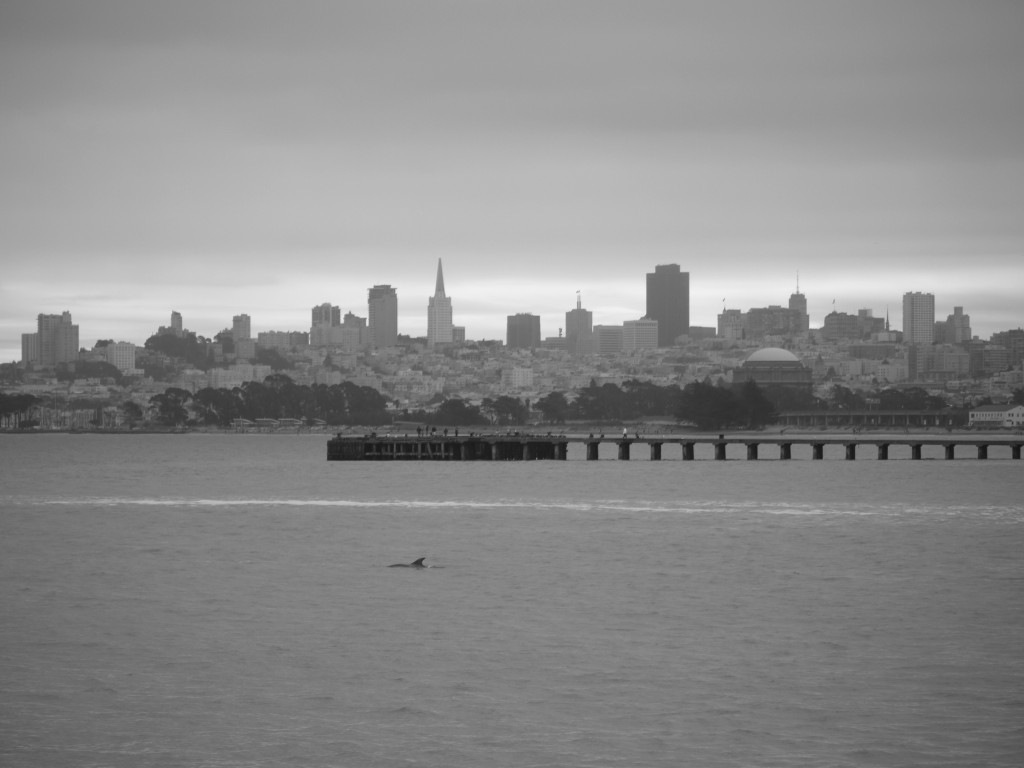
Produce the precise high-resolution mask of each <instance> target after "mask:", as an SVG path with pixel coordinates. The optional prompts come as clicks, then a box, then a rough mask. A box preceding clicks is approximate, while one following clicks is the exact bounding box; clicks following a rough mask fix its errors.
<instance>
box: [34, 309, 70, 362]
mask: <svg viewBox="0 0 1024 768" xmlns="http://www.w3.org/2000/svg"><path fill="white" fill-rule="evenodd" d="M36 328H37V330H36V336H37V346H36V350H37V354H38V359H37V360H32V361H30V362H34V363H39V364H40V365H56V364H57V363H69V362H72V361H73V360H77V359H78V326H77V325H74V324H73V323H72V322H71V313H70V312H64V313H63V314H60V315H39V317H38V318H37V325H36ZM22 346H23V348H24V342H23V344H22Z"/></svg>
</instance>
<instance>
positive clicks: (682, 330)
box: [646, 264, 690, 347]
mask: <svg viewBox="0 0 1024 768" xmlns="http://www.w3.org/2000/svg"><path fill="white" fill-rule="evenodd" d="M646 317H647V318H649V319H651V320H657V321H658V346H659V347H671V346H672V345H673V344H675V341H676V339H677V338H678V337H679V336H683V335H684V334H686V333H687V332H689V330H690V273H689V272H680V271H679V265H678V264H659V265H658V266H656V267H655V268H654V272H648V273H647V314H646Z"/></svg>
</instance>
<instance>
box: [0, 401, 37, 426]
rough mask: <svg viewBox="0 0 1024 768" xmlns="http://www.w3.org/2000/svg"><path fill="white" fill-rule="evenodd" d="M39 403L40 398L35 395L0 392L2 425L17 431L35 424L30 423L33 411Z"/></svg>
mask: <svg viewBox="0 0 1024 768" xmlns="http://www.w3.org/2000/svg"><path fill="white" fill-rule="evenodd" d="M38 402H39V398H38V397H36V396H35V395H29V394H25V393H22V392H15V393H14V394H7V393H5V392H0V424H2V425H3V426H4V427H7V428H11V427H14V428H15V429H17V428H18V427H23V426H29V425H31V424H34V423H35V422H30V419H31V410H32V408H33V406H35V405H36V404H37V403H38Z"/></svg>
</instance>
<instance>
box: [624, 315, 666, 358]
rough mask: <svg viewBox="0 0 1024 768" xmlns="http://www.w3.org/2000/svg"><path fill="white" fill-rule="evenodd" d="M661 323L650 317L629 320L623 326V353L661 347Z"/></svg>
mask: <svg viewBox="0 0 1024 768" xmlns="http://www.w3.org/2000/svg"><path fill="white" fill-rule="evenodd" d="M659 325H660V324H659V323H658V321H657V320H652V319H651V318H649V317H641V318H640V319H639V320H627V321H625V322H624V323H623V324H622V351H623V352H636V351H637V350H640V349H657V348H658V347H660V346H661V342H660V341H659V339H660V337H661V333H660V328H659Z"/></svg>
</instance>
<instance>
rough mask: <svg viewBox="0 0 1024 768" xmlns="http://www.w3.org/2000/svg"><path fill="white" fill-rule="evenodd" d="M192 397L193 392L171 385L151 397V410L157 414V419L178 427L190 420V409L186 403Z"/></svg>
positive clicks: (164, 423) (162, 422) (169, 425)
mask: <svg viewBox="0 0 1024 768" xmlns="http://www.w3.org/2000/svg"><path fill="white" fill-rule="evenodd" d="M191 399H192V394H191V393H190V392H187V391H186V390H184V389H179V388H178V387H169V388H168V389H166V390H164V392H163V393H161V394H158V395H153V396H152V397H151V398H149V407H150V410H152V411H154V412H155V414H156V420H157V421H159V422H160V423H161V424H163V425H165V426H168V427H176V426H179V425H181V424H184V423H186V422H187V421H188V410H187V409H186V408H185V404H186V403H187V402H188V401H189V400H191Z"/></svg>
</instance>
